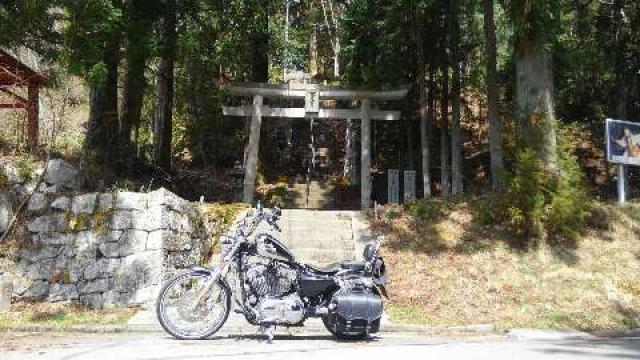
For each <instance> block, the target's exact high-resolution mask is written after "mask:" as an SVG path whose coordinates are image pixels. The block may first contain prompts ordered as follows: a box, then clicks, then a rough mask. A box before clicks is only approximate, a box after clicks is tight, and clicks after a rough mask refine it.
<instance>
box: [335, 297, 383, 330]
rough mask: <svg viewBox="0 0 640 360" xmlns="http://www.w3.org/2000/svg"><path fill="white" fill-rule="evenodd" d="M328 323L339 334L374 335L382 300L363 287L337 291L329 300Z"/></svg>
mask: <svg viewBox="0 0 640 360" xmlns="http://www.w3.org/2000/svg"><path fill="white" fill-rule="evenodd" d="M329 309H330V311H329V323H330V324H331V326H332V327H333V328H334V330H335V331H337V332H340V333H358V332H362V331H365V330H366V331H368V332H369V333H376V332H378V330H379V329H380V318H381V317H382V298H381V297H380V295H378V294H375V293H373V291H371V289H368V288H365V287H355V288H351V289H343V290H340V291H338V292H337V293H336V294H335V295H334V296H333V298H332V299H331V306H330V307H329Z"/></svg>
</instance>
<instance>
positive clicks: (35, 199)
mask: <svg viewBox="0 0 640 360" xmlns="http://www.w3.org/2000/svg"><path fill="white" fill-rule="evenodd" d="M47 205H49V204H48V200H47V196H46V195H45V194H43V193H39V192H38V193H35V194H33V195H31V198H30V199H29V204H28V205H27V210H29V211H31V212H33V213H38V212H42V211H44V210H46V209H47Z"/></svg>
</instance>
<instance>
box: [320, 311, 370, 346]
mask: <svg viewBox="0 0 640 360" xmlns="http://www.w3.org/2000/svg"><path fill="white" fill-rule="evenodd" d="M322 323H323V324H324V327H325V328H327V330H328V331H329V332H330V333H331V335H333V336H335V337H336V338H338V339H340V340H348V341H357V340H364V339H366V338H367V337H368V334H367V332H366V331H356V332H342V331H337V329H336V328H335V325H334V324H333V323H332V322H331V320H330V319H329V317H328V316H323V317H322Z"/></svg>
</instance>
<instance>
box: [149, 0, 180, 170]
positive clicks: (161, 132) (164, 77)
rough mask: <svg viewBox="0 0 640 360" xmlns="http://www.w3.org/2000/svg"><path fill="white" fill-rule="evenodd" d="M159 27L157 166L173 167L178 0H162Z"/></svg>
mask: <svg viewBox="0 0 640 360" xmlns="http://www.w3.org/2000/svg"><path fill="white" fill-rule="evenodd" d="M160 5H161V8H162V15H161V17H160V26H159V44H158V45H159V53H160V64H159V66H158V80H157V81H158V83H157V94H158V103H157V105H156V109H155V117H154V124H153V152H154V160H155V163H156V166H158V167H160V168H163V169H164V170H166V171H170V170H171V136H172V120H173V119H172V115H173V69H174V60H175V47H176V0H161V1H160Z"/></svg>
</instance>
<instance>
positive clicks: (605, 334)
mask: <svg viewBox="0 0 640 360" xmlns="http://www.w3.org/2000/svg"><path fill="white" fill-rule="evenodd" d="M591 335H593V336H595V337H598V338H631V337H640V328H637V329H621V330H596V331H593V332H592V333H591Z"/></svg>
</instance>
